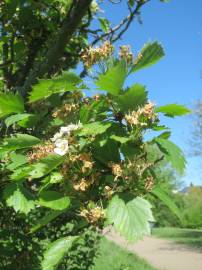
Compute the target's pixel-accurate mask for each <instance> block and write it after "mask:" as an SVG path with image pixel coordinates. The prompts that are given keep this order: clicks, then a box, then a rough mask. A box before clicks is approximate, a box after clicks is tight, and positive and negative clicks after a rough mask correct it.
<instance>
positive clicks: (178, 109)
mask: <svg viewBox="0 0 202 270" xmlns="http://www.w3.org/2000/svg"><path fill="white" fill-rule="evenodd" d="M156 112H158V113H159V112H160V113H163V114H165V115H166V116H169V117H174V116H181V115H185V114H188V113H190V112H191V111H190V110H189V109H187V108H186V107H185V106H183V105H179V104H168V105H165V106H161V107H157V108H156Z"/></svg>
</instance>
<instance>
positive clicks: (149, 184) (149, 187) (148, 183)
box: [145, 176, 154, 191]
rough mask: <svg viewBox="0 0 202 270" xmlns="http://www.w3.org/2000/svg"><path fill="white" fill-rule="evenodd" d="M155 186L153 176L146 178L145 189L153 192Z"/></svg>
mask: <svg viewBox="0 0 202 270" xmlns="http://www.w3.org/2000/svg"><path fill="white" fill-rule="evenodd" d="M153 185H154V178H153V177H152V176H148V177H147V178H146V182H145V189H146V190H147V191H151V190H152V188H153Z"/></svg>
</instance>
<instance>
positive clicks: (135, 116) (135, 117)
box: [125, 111, 140, 126]
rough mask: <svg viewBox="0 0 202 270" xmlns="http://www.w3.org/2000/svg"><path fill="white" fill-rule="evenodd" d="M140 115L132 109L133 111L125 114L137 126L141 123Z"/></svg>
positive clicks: (127, 119)
mask: <svg viewBox="0 0 202 270" xmlns="http://www.w3.org/2000/svg"><path fill="white" fill-rule="evenodd" d="M139 116H140V114H139V112H136V111H132V112H131V113H129V114H126V115H125V119H126V121H127V122H128V123H129V124H130V125H134V126H137V125H138V124H139Z"/></svg>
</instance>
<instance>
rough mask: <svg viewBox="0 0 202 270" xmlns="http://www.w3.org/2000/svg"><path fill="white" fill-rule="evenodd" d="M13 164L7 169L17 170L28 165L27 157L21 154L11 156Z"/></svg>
mask: <svg viewBox="0 0 202 270" xmlns="http://www.w3.org/2000/svg"><path fill="white" fill-rule="evenodd" d="M10 158H11V161H12V163H10V164H9V165H8V166H7V167H6V168H7V169H8V170H11V171H13V170H15V169H16V168H18V167H20V166H22V165H24V164H26V163H27V162H28V160H27V157H26V156H24V155H21V154H16V153H12V154H11V155H10Z"/></svg>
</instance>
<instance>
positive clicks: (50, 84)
mask: <svg viewBox="0 0 202 270" xmlns="http://www.w3.org/2000/svg"><path fill="white" fill-rule="evenodd" d="M79 83H81V79H80V78H79V77H78V76H77V75H76V74H74V73H73V72H64V73H63V74H62V75H61V76H58V77H55V78H53V79H41V80H39V82H38V84H36V85H34V86H33V87H32V91H31V92H30V96H29V102H36V101H38V100H42V99H46V98H48V97H49V96H51V95H53V94H56V93H64V92H66V91H73V90H79V88H78V87H77V86H76V85H78V84H79Z"/></svg>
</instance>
